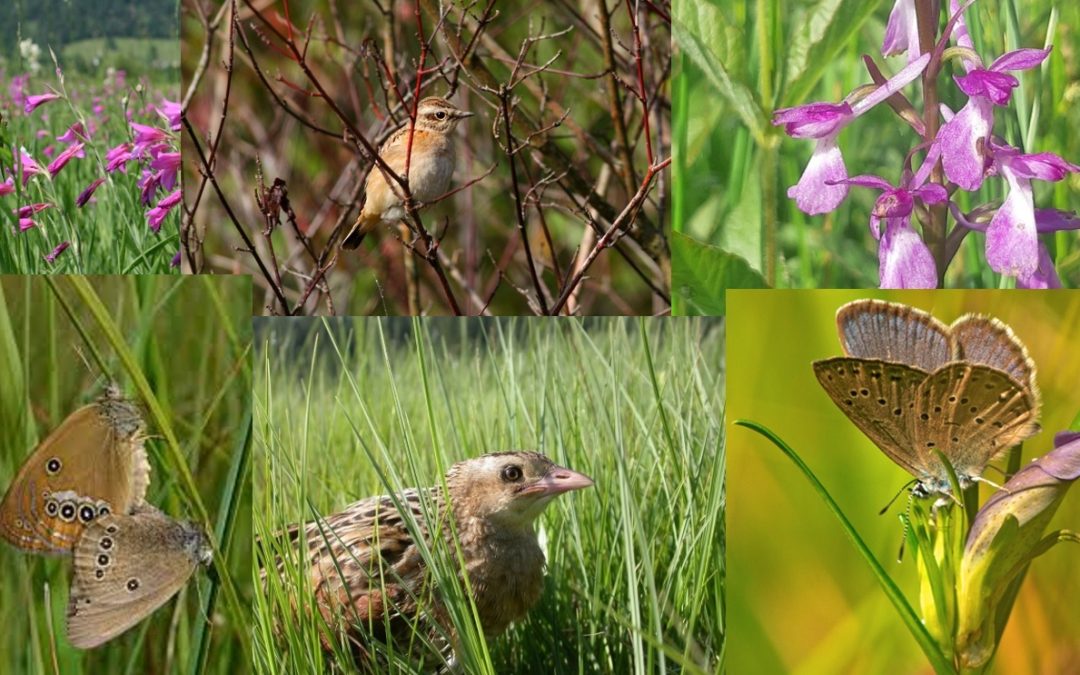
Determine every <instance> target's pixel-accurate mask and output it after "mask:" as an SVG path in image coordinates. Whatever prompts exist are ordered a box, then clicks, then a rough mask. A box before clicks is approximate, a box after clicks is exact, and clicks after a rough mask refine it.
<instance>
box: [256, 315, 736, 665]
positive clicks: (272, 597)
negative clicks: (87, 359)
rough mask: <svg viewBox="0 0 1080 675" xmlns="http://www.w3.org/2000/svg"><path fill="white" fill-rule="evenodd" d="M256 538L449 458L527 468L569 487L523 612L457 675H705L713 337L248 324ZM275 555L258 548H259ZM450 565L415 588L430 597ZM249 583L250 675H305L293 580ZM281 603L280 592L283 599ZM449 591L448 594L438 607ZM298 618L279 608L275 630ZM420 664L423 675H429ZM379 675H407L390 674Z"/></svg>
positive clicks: (719, 625)
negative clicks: (253, 357)
mask: <svg viewBox="0 0 1080 675" xmlns="http://www.w3.org/2000/svg"><path fill="white" fill-rule="evenodd" d="M255 328H256V343H257V345H258V347H257V349H258V352H257V356H258V358H257V363H258V364H259V366H258V368H257V369H256V385H255V439H256V452H255V456H256V471H255V499H254V503H255V505H256V508H255V510H254V528H255V533H256V535H257V536H258V537H261V538H264V539H265V540H266V541H273V540H274V537H273V535H274V533H275V532H278V531H280V530H281V528H283V527H284V526H286V525H288V524H291V523H296V522H298V521H310V520H312V519H313V518H314V517H315V515H316V514H330V513H333V512H335V511H337V510H340V509H341V508H342V507H344V506H346V505H347V504H349V503H351V502H353V501H355V500H357V499H360V498H364V497H368V496H373V495H378V494H387V493H393V492H396V491H398V490H400V489H401V488H403V487H410V486H421V487H423V486H431V485H435V484H437V483H438V482H439V480H440V478H439V477H440V476H441V475H442V474H443V473H444V472H445V470H446V468H447V467H448V466H449V465H450V464H452V463H453V462H455V461H458V460H461V459H465V458H468V457H475V456H477V455H480V454H483V453H486V452H494V451H499V450H507V449H536V450H539V451H541V452H543V453H545V454H547V455H548V456H549V457H551V458H552V459H553V460H555V461H556V462H558V463H562V464H564V465H566V466H569V467H571V468H573V469H575V470H577V471H581V472H583V473H585V474H587V475H589V476H591V477H592V478H593V479H594V480H595V481H596V484H595V486H594V487H592V488H589V489H586V490H582V491H580V492H574V493H571V494H568V495H564V496H561V497H559V498H558V499H557V500H555V501H554V502H553V503H552V504H551V505H550V506H549V507H548V509H547V511H546V512H545V513H544V515H543V516H541V518H540V520H539V534H540V537H541V542H542V544H543V546H544V547H545V550H546V554H547V574H546V579H545V589H544V594H543V597H542V599H541V600H540V602H539V603H538V604H537V606H535V607H534V608H533V609H532V611H531V612H530V613H529V615H528V617H527V618H526V619H525V620H524V621H522V622H520V623H518V624H516V625H514V626H512V627H511V629H510V630H509V631H507V633H506V634H505V635H503V636H501V637H499V638H496V639H492V640H487V639H485V638H484V637H483V635H482V633H481V631H480V630H479V629H478V627H477V625H476V622H475V620H474V619H473V614H472V611H471V607H470V603H469V601H468V599H467V598H466V597H463V596H461V594H460V593H456V591H455V589H453V588H447V587H440V589H438V591H437V592H438V593H440V594H442V597H443V599H444V600H445V601H446V603H447V605H448V607H449V609H450V615H451V621H452V623H453V625H454V630H455V631H456V633H457V634H458V639H459V641H460V643H461V645H462V646H461V648H460V649H459V651H458V653H457V661H458V663H459V664H460V665H461V666H462V667H463V671H462V672H468V673H657V672H673V673H677V672H682V673H712V672H718V671H719V669H720V665H721V663H722V660H723V655H724V636H725V628H724V590H725V585H724V500H725V497H724V487H723V485H724V452H723V440H724V439H723V431H722V423H721V420H722V418H723V415H724V394H723V391H724V386H723V383H724V366H723V357H722V353H723V352H722V341H723V326H722V324H721V323H719V322H717V321H711V320H695V319H675V320H672V319H665V320H655V319H641V320H629V319H627V320H622V319H592V320H585V321H579V320H558V321H553V320H527V319H526V320H480V319H470V320H464V319H424V320H422V321H420V320H416V321H413V322H410V321H408V320H407V319H366V320H363V319H344V320H335V321H325V322H323V321H315V320H282V319H256V327H255ZM275 551H277V549H275ZM455 564H456V563H455V562H454V559H453V557H452V556H451V557H449V558H446V557H441V556H438V555H435V556H434V557H433V558H432V560H431V565H432V569H433V573H434V574H435V575H437V576H438V577H440V578H452V577H453V576H455V575H456V573H457V569H456V568H455V567H454V565H455ZM283 576H284V578H277V577H272V578H271V580H269V581H268V582H267V584H266V586H265V587H263V586H262V585H261V584H260V585H258V586H257V590H256V596H255V602H254V616H253V624H254V659H255V667H256V671H257V672H260V673H267V674H270V673H274V674H276V673H298V672H326V669H327V668H328V667H330V666H329V664H330V663H331V662H333V661H337V662H339V664H340V665H341V667H342V668H343V669H344V670H346V671H348V670H349V664H348V661H349V659H350V657H349V655H348V653H347V650H346V649H342V648H340V647H339V648H338V649H337V652H338V653H337V654H336V655H335V656H331V657H327V656H326V655H324V653H323V650H322V648H321V647H320V637H321V636H322V635H326V634H331V635H332V633H330V632H329V631H327V629H326V626H325V624H324V622H323V621H322V619H321V618H320V617H319V615H318V614H317V613H313V612H311V611H306V610H310V607H311V604H310V603H311V598H310V592H307V593H305V592H304V590H306V585H305V584H304V583H303V578H304V575H303V567H302V563H300V565H299V566H298V565H297V562H296V561H293V562H292V565H291V567H289V568H288V569H287V571H286V573H285V574H284V575H283ZM297 586H300V587H301V590H298V588H297ZM455 594H456V595H455ZM296 608H300V611H296ZM437 662H438V660H437V659H432V658H429V659H427V662H426V669H427V670H428V671H430V670H431V669H432V667H433V663H437ZM388 669H389V671H390V672H418V670H419V669H418V668H415V667H414V666H411V665H409V664H407V663H405V662H404V661H402V660H401V659H400V658H398V659H396V660H395V661H394V662H393V663H392V665H391V666H390V667H389V668H388Z"/></svg>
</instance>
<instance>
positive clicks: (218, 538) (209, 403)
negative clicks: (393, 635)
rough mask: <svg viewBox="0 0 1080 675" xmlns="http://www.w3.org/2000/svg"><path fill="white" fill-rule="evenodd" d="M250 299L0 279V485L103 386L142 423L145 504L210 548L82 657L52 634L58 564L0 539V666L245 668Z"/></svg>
mask: <svg viewBox="0 0 1080 675" xmlns="http://www.w3.org/2000/svg"><path fill="white" fill-rule="evenodd" d="M250 294H251V284H250V281H249V280H247V279H244V278H224V277H222V278H213V279H211V278H194V277H175V276H144V277H119V276H114V277H62V276H61V277H0V489H6V488H7V485H8V483H9V482H10V480H11V477H12V476H13V475H14V473H15V472H16V471H17V470H18V467H19V466H20V465H21V464H22V462H23V461H24V459H25V458H26V456H27V455H28V454H29V452H30V451H31V450H32V449H33V448H34V446H35V445H36V444H37V442H38V441H40V440H41V439H43V438H44V437H45V436H46V435H47V434H48V433H49V432H50V430H51V429H53V428H55V427H56V426H57V425H58V424H60V422H61V421H62V420H63V419H64V418H65V417H66V416H67V415H68V414H69V413H70V412H72V411H73V410H74V409H75V408H76V407H78V406H80V405H82V404H84V403H86V402H88V401H90V400H92V399H94V398H95V397H97V396H98V395H99V394H100V393H101V390H102V387H103V386H104V384H105V382H106V381H108V380H110V379H111V380H114V381H116V382H118V383H119V384H120V385H121V388H122V389H123V391H124V392H125V394H126V395H127V396H128V397H130V398H131V399H133V400H134V401H136V402H137V403H138V404H139V406H140V408H141V409H142V410H143V411H144V416H145V418H146V420H147V431H148V433H149V435H150V437H149V438H148V440H147V449H148V453H149V455H150V463H151V465H152V472H151V484H150V489H149V491H148V493H147V500H148V501H149V502H150V503H151V504H154V505H155V506H157V507H158V508H160V509H161V510H163V511H165V512H166V513H168V514H170V515H172V516H173V517H177V518H186V519H191V520H196V521H199V522H201V523H202V524H203V526H204V527H205V528H206V530H207V532H209V533H210V535H211V538H212V539H213V541H214V542H215V544H214V548H215V563H214V565H213V568H212V569H211V570H210V571H209V573H205V572H202V571H199V572H197V573H196V576H195V577H193V580H192V582H191V583H189V584H188V585H187V586H186V587H185V589H184V590H182V591H181V592H180V595H179V596H178V598H179V599H178V600H173V601H171V602H169V603H168V604H166V605H165V606H164V607H163V608H161V609H159V610H158V611H157V612H155V613H154V614H153V615H152V616H151V618H150V619H148V620H146V621H143V622H141V623H140V624H138V625H137V626H136V627H135V628H133V629H132V630H130V631H129V632H127V633H125V634H124V635H122V636H120V637H117V638H116V639H114V640H112V641H110V642H108V643H106V644H105V645H103V646H101V647H99V648H97V649H94V650H90V651H80V650H77V649H74V648H73V647H71V646H70V645H69V644H68V643H67V640H66V638H65V636H64V633H65V627H64V622H65V613H66V603H67V594H68V587H69V577H70V573H71V564H70V559H69V558H68V557H66V556H64V557H46V556H35V555H30V554H26V553H22V552H20V551H17V550H16V549H14V548H12V547H10V546H7V545H6V544H0V567H2V568H3V569H4V570H5V574H4V575H3V579H2V580H0V622H2V624H3V625H4V627H5V630H4V632H3V636H2V637H0V672H3V673H20V674H21V673H33V674H38V673H42V674H43V673H64V674H65V675H67V674H69V673H71V674H76V675H77V674H80V673H87V674H98V673H110V674H114V673H115V674H117V675H120V674H141V673H191V674H193V675H198V674H201V673H222V674H224V673H229V674H231V673H237V672H246V671H249V670H250V667H251V666H250V663H251V660H250V659H251V652H250V644H251V640H250V631H249V629H248V623H247V620H246V613H245V612H246V609H245V608H246V607H247V597H248V595H249V594H250V587H251V584H250V578H249V576H248V574H247V570H248V569H249V567H250V563H249V562H248V561H249V560H250V555H251V544H250V541H251V524H250V523H251V521H250V499H251V498H250V447H251V443H250V431H249V430H250V419H251V405H250V401H251V365H250V359H251V349H250V348H251V328H250V320H249V319H248V311H247V305H248V302H249V298H250ZM208 620H209V622H210V623H208Z"/></svg>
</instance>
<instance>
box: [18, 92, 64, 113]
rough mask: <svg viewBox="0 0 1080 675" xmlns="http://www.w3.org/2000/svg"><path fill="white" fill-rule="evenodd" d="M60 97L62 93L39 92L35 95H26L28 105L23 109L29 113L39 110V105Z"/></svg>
mask: <svg viewBox="0 0 1080 675" xmlns="http://www.w3.org/2000/svg"><path fill="white" fill-rule="evenodd" d="M58 98H60V94H37V95H35V96H27V97H26V105H25V106H23V111H25V112H26V114H27V115H29V114H30V113H32V112H34V111H35V110H37V108H38V106H40V105H44V104H46V103H48V102H49V101H55V100H56V99H58Z"/></svg>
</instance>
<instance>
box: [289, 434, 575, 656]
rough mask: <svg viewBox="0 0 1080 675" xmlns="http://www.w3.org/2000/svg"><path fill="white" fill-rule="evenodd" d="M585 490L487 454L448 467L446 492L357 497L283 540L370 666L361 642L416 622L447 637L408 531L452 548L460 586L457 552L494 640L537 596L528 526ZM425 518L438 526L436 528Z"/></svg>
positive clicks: (522, 459) (527, 464)
mask: <svg viewBox="0 0 1080 675" xmlns="http://www.w3.org/2000/svg"><path fill="white" fill-rule="evenodd" d="M592 484H593V481H592V479H590V478H589V477H587V476H585V475H582V474H580V473H577V472H575V471H571V470H570V469H566V468H563V467H561V466H558V465H556V464H555V463H553V462H552V461H551V460H550V459H548V458H547V457H545V456H544V455H541V454H539V453H535V452H501V453H493V454H488V455H484V456H482V457H478V458H475V459H469V460H465V461H463V462H458V463H457V464H454V465H453V466H452V467H451V468H450V470H449V472H447V474H446V488H445V490H444V489H443V487H442V486H441V485H440V486H438V487H434V488H429V489H426V490H422V491H421V490H415V489H410V490H406V491H404V492H402V493H401V494H399V495H396V496H395V497H389V496H384V497H372V498H369V499H363V500H361V501H358V502H356V503H354V504H352V505H350V506H349V507H347V508H346V509H345V510H344V511H341V512H340V513H337V514H334V515H332V516H328V517H325V518H322V519H320V520H318V521H316V522H312V523H306V524H304V525H300V526H295V527H293V528H290V529H289V531H288V534H289V536H290V538H291V539H292V542H293V543H292V546H294V547H295V548H297V549H299V550H300V552H301V554H303V552H305V551H306V553H307V556H308V562H309V564H310V568H309V572H310V580H311V589H312V590H313V591H314V593H315V598H316V604H317V606H318V608H319V611H320V613H322V615H323V616H324V618H326V620H327V621H328V622H329V623H330V624H331V625H335V626H339V627H342V628H343V629H344V630H345V633H346V635H347V636H348V637H349V639H350V640H351V641H352V642H353V644H354V645H355V646H356V647H358V649H356V650H354V651H357V652H358V653H359V654H360V655H361V658H367V655H369V651H368V650H367V648H366V642H367V641H368V639H369V638H368V636H372V635H375V636H377V637H378V638H380V639H391V640H392V639H399V640H400V638H402V636H403V635H405V636H408V633H409V632H410V631H411V627H412V626H414V625H417V624H418V622H417V619H418V618H419V619H421V620H427V621H434V622H436V623H437V624H439V626H440V627H441V628H442V634H443V635H452V634H453V631H452V627H451V626H450V625H449V619H448V618H447V615H446V613H445V610H444V608H443V607H442V606H441V604H440V601H439V594H438V593H433V592H432V591H433V590H434V585H435V584H434V579H433V578H432V574H431V573H429V570H428V569H427V564H426V563H425V560H424V557H423V555H422V554H421V551H420V547H419V546H418V542H417V540H416V539H414V536H413V532H414V531H418V533H419V535H420V538H421V539H422V540H423V543H424V545H425V547H430V548H434V546H435V540H434V538H433V537H432V535H431V532H432V531H436V532H438V534H439V536H440V537H441V538H442V539H443V541H445V542H447V543H448V544H450V547H449V548H448V549H447V550H448V551H450V552H451V556H452V557H451V560H452V561H453V562H451V565H452V568H451V569H454V570H456V572H457V575H458V580H459V581H460V575H461V567H460V566H459V564H458V562H457V558H456V557H453V556H454V555H455V554H454V553H453V552H454V551H456V550H458V549H457V548H456V547H460V553H461V556H462V560H463V561H464V569H465V570H466V571H467V573H468V588H469V589H470V590H471V592H472V599H473V602H474V603H475V606H476V610H477V615H478V617H479V619H480V625H481V626H482V627H483V630H484V632H485V634H487V635H488V636H495V635H498V634H499V633H502V632H503V631H504V630H505V629H506V627H507V626H508V625H509V624H510V623H511V622H513V621H516V620H518V619H520V618H522V617H524V616H525V614H526V612H528V610H529V608H530V607H532V606H533V605H534V604H535V603H536V601H537V600H539V598H540V594H541V591H542V590H543V570H544V553H543V551H542V550H541V549H540V545H539V543H538V542H537V538H536V532H535V530H534V529H533V521H534V520H536V518H537V516H539V515H540V513H541V512H542V511H543V510H544V507H546V506H547V504H548V503H549V502H550V501H551V500H552V499H554V498H555V497H556V496H558V495H560V494H562V493H564V492H569V491H571V490H578V489H581V488H585V487H589V486H590V485H592ZM395 499H396V502H395ZM422 500H423V501H427V508H426V510H425V507H424V505H423V504H422ZM399 507H400V508H401V509H407V510H408V511H409V512H410V513H411V516H412V520H413V523H414V527H415V528H418V530H412V529H410V525H412V524H411V523H409V522H407V520H406V518H404V517H403V516H402V513H401V511H400V510H399ZM430 517H434V518H436V519H437V522H436V523H435V524H434V525H433V523H432V522H431V521H430V520H428V518H430ZM279 566H280V561H279ZM462 588H464V587H462ZM451 639H452V638H451ZM444 646H445V645H444Z"/></svg>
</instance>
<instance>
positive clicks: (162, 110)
mask: <svg viewBox="0 0 1080 675" xmlns="http://www.w3.org/2000/svg"><path fill="white" fill-rule="evenodd" d="M181 112H182V111H181V109H180V104H179V103H178V102H175V101H170V100H169V99H164V100H162V102H161V105H159V106H158V114H160V115H161V116H162V117H164V118H165V121H167V122H168V123H169V128H170V129H172V130H173V131H180V113H181Z"/></svg>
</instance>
